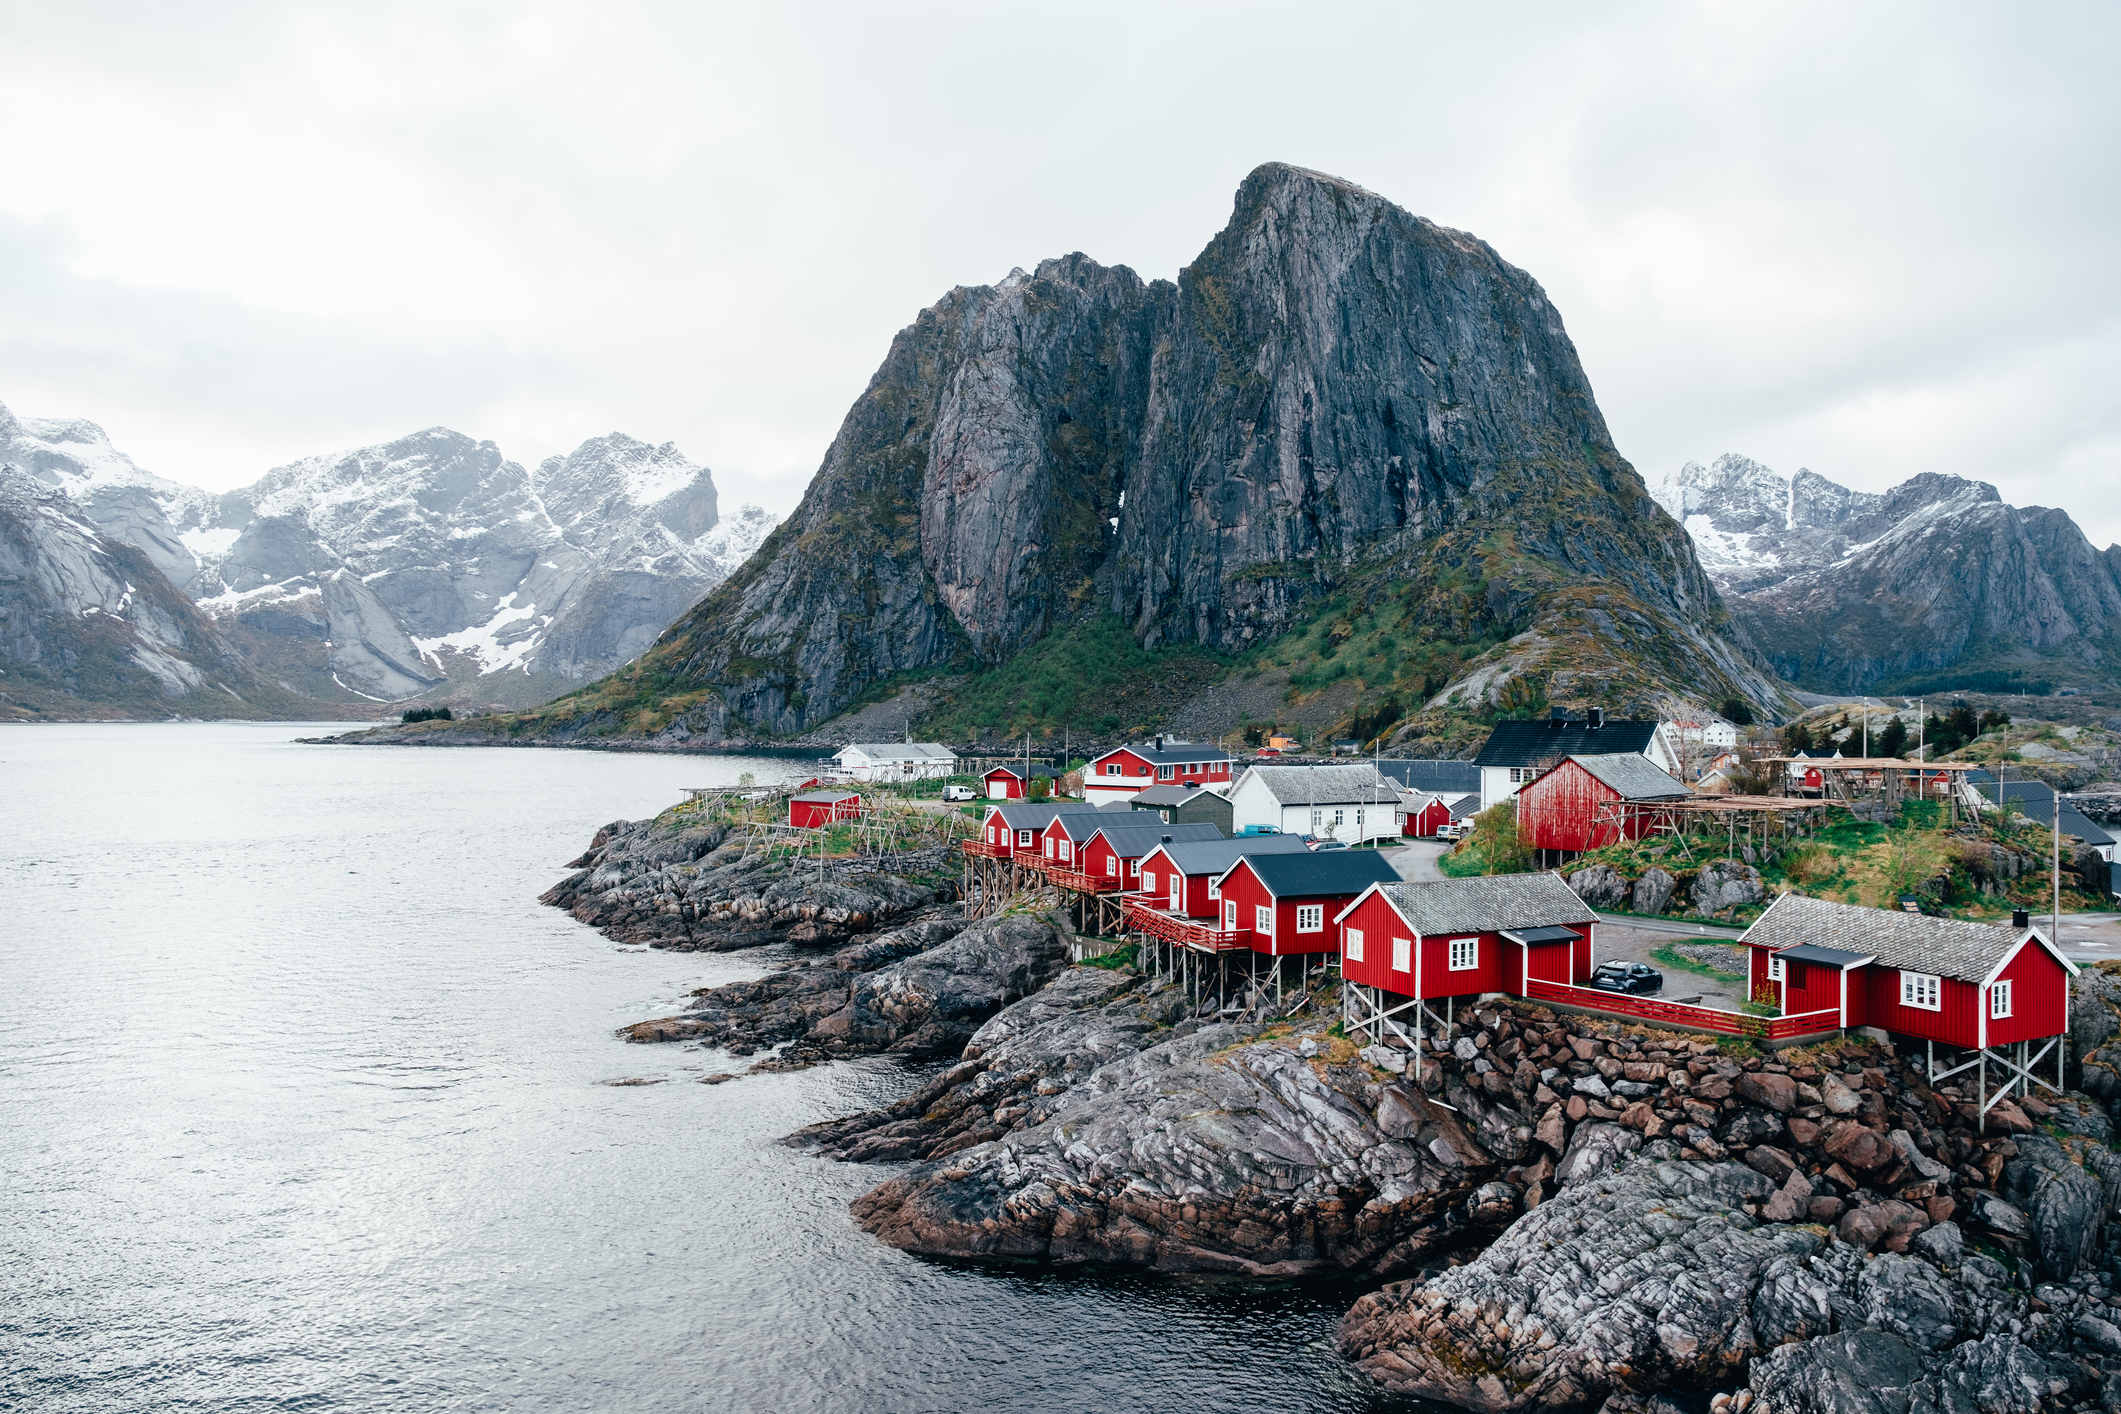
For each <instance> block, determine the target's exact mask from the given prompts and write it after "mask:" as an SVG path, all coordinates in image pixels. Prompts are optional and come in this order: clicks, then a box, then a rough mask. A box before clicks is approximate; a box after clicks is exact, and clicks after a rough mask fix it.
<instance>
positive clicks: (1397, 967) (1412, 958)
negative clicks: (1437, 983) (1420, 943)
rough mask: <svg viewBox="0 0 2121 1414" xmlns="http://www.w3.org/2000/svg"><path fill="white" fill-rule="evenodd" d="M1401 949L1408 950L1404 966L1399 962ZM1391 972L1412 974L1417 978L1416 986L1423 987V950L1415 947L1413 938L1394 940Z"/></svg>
mask: <svg viewBox="0 0 2121 1414" xmlns="http://www.w3.org/2000/svg"><path fill="white" fill-rule="evenodd" d="M1417 936H1419V935H1417ZM1401 948H1405V949H1406V959H1407V960H1406V962H1405V963H1404V964H1402V963H1401V962H1400V960H1399V957H1400V949H1401ZM1391 970H1392V971H1394V972H1411V973H1413V974H1414V976H1415V984H1414V985H1415V986H1416V987H1417V988H1418V987H1419V986H1420V985H1421V982H1420V978H1421V950H1420V949H1419V948H1417V947H1415V946H1414V939H1413V938H1394V939H1393V940H1392V969H1391Z"/></svg>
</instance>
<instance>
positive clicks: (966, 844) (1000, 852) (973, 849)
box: [959, 840, 1009, 859]
mask: <svg viewBox="0 0 2121 1414" xmlns="http://www.w3.org/2000/svg"><path fill="white" fill-rule="evenodd" d="M959 843H960V844H961V845H962V846H963V848H964V851H965V853H967V854H971V855H977V856H978V857H979V858H981V859H1007V858H1008V857H1009V846H1007V845H1005V844H989V843H987V842H986V841H985V840H961V841H959Z"/></svg>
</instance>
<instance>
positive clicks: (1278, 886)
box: [1231, 849, 1399, 898]
mask: <svg viewBox="0 0 2121 1414" xmlns="http://www.w3.org/2000/svg"><path fill="white" fill-rule="evenodd" d="M1245 862H1246V863H1247V864H1249V865H1250V866H1251V867H1252V872H1253V873H1255V874H1257V875H1258V876H1259V881H1260V882H1261V883H1262V884H1265V885H1266V886H1267V892H1269V893H1271V894H1273V895H1274V897H1276V898H1316V897H1318V896H1320V895H1322V894H1359V893H1361V892H1362V891H1363V890H1364V889H1367V888H1368V887H1370V885H1372V884H1382V883H1385V882H1387V881H1388V880H1392V879H1397V878H1398V877H1399V871H1398V870H1396V869H1394V868H1393V867H1392V866H1391V864H1390V863H1389V862H1388V861H1387V860H1386V859H1385V857H1384V856H1383V855H1381V854H1379V853H1378V852H1377V851H1376V850H1374V849H1332V850H1326V851H1325V852H1323V853H1320V854H1313V853H1311V852H1310V851H1309V850H1305V851H1304V852H1302V853H1301V854H1296V853H1291V854H1248V855H1246V856H1245ZM1236 867H1237V866H1236V865H1234V864H1233V865H1232V866H1231V868H1233V869H1234V868H1236Z"/></svg>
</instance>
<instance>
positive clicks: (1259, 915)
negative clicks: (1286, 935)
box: [1252, 894, 1274, 942]
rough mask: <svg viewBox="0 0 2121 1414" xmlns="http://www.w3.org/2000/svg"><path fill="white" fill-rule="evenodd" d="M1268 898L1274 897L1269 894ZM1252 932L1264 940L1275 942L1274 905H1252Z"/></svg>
mask: <svg viewBox="0 0 2121 1414" xmlns="http://www.w3.org/2000/svg"><path fill="white" fill-rule="evenodd" d="M1267 897H1268V898H1272V897H1274V896H1273V895H1272V894H1269V895H1267ZM1252 931H1253V932H1255V933H1257V934H1259V935H1260V936H1261V937H1262V938H1265V939H1266V940H1267V941H1269V942H1272V941H1273V940H1274V905H1273V904H1271V903H1255V904H1253V905H1252Z"/></svg>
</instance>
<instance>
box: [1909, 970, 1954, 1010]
mask: <svg viewBox="0 0 2121 1414" xmlns="http://www.w3.org/2000/svg"><path fill="white" fill-rule="evenodd" d="M1925 994H1926V995H1927V996H1928V998H1929V999H1928V1000H1927V1001H1925V1000H1923V997H1924V996H1925ZM1900 1005H1902V1006H1904V1007H1908V1008H1910V1009H1911V1010H1914V1011H1943V1010H1944V979H1943V978H1941V977H1939V976H1938V975H1937V974H1936V973H1934V972H1903V973H1901V974H1900Z"/></svg>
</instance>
